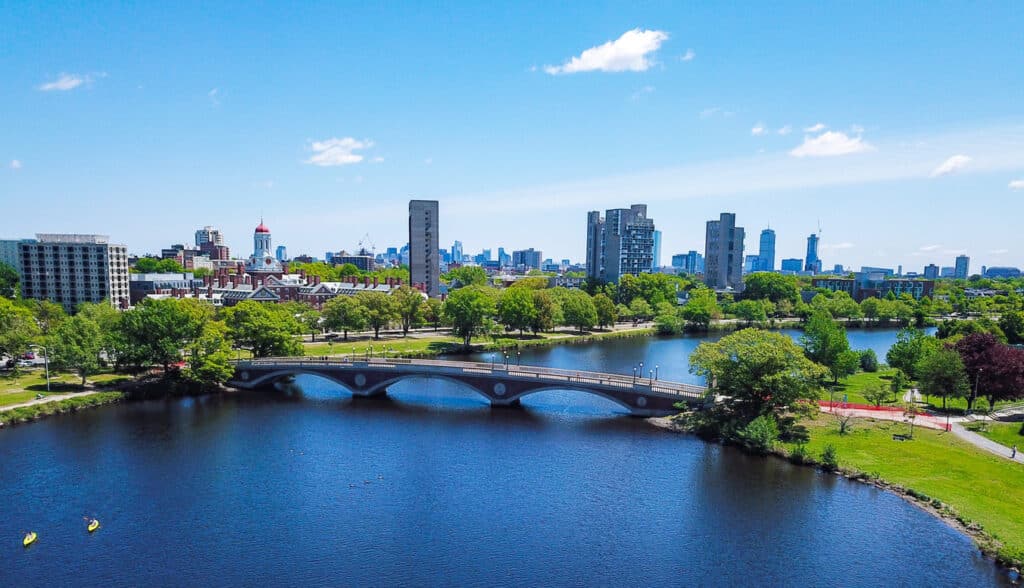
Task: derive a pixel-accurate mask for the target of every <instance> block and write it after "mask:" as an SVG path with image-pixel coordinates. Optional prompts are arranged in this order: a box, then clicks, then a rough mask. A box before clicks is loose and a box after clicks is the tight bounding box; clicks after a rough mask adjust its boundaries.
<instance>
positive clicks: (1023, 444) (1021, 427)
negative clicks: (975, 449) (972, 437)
mask: <svg viewBox="0 0 1024 588" xmlns="http://www.w3.org/2000/svg"><path fill="white" fill-rule="evenodd" d="M964 426H965V428H967V429H968V430H970V431H974V432H975V433H977V434H979V435H981V436H983V437H988V438H989V439H991V440H993V441H995V442H996V443H1000V444H1002V445H1005V446H1007V447H1013V446H1014V445H1016V446H1017V448H1018V449H1020V448H1024V435H1021V434H1020V432H1021V431H1024V423H990V422H986V421H977V422H974V423H970V424H968V425H964Z"/></svg>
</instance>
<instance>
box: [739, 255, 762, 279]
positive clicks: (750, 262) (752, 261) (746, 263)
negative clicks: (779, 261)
mask: <svg viewBox="0 0 1024 588" xmlns="http://www.w3.org/2000/svg"><path fill="white" fill-rule="evenodd" d="M760 266H761V260H760V259H759V256H757V255H748V256H747V258H746V259H745V260H743V273H745V274H752V273H754V272H756V271H759V270H758V269H757V268H759V267H760Z"/></svg>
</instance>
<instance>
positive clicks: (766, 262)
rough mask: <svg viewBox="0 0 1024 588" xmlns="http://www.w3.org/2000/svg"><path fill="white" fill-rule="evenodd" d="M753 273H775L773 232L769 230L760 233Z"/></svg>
mask: <svg viewBox="0 0 1024 588" xmlns="http://www.w3.org/2000/svg"><path fill="white" fill-rule="evenodd" d="M754 271H758V272H773V271H775V231H773V230H771V229H765V230H763V231H761V243H760V249H759V250H758V252H757V267H756V268H754Z"/></svg>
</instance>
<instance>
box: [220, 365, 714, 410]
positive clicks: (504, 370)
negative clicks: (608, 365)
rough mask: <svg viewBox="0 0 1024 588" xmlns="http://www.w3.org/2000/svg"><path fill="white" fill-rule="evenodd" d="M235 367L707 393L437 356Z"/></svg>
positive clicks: (689, 394)
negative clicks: (482, 378)
mask: <svg viewBox="0 0 1024 588" xmlns="http://www.w3.org/2000/svg"><path fill="white" fill-rule="evenodd" d="M237 367H238V369H245V368H256V369H260V370H273V369H297V368H298V369H301V368H319V369H324V368H328V369H340V370H348V369H356V368H358V369H367V368H369V369H373V370H392V369H393V370H395V372H396V373H409V372H416V373H419V374H422V375H425V376H429V375H431V374H437V375H448V376H451V375H467V376H468V375H478V376H479V375H482V376H485V377H487V376H490V377H500V378H509V379H517V380H530V381H534V382H538V383H540V382H543V383H549V384H552V385H558V384H559V383H565V384H575V385H577V386H578V385H584V386H593V387H604V388H614V389H620V390H629V391H632V392H638V393H643V394H653V395H659V396H668V395H671V396H676V397H681V398H683V399H690V400H694V399H702V398H704V396H705V395H706V394H707V388H705V387H704V386H695V385H693V384H683V383H681V382H670V381H666V380H655V379H651V378H641V377H639V376H638V377H636V378H633V377H631V376H625V375H620V374H609V373H603V372H590V371H585V370H563V369H557V368H548V367H540V366H526V365H509V366H507V367H506V366H505V365H504V364H503V363H495V364H491V363H487V362H470V361H447V360H439V359H399V358H387V359H385V358H371V359H354V358H349V357H345V358H338V359H334V358H332V359H317V358H309V357H285V358H266V359H254V360H243V361H239V362H237Z"/></svg>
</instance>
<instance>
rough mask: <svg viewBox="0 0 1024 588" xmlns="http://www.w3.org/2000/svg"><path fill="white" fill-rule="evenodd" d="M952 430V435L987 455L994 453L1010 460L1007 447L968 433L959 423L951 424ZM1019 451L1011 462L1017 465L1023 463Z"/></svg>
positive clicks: (1018, 449) (1018, 450)
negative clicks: (985, 452)
mask: <svg viewBox="0 0 1024 588" xmlns="http://www.w3.org/2000/svg"><path fill="white" fill-rule="evenodd" d="M952 430H953V434H954V435H956V436H957V437H959V438H961V439H963V440H964V441H967V442H968V443H970V444H971V445H974V446H975V447H977V448H979V449H983V450H985V451H987V452H989V453H994V454H996V455H998V456H1000V457H1005V458H1007V459H1010V452H1011V450H1010V448H1009V447H1006V446H1005V445H1002V444H1000V443H996V442H995V441H993V440H991V439H988V438H986V437H984V436H982V435H979V434H977V433H975V432H974V431H968V430H967V429H966V428H965V427H964V426H963V425H962V424H960V423H959V422H954V423H953V426H952ZM1020 449H1021V448H1020V447H1018V448H1017V457H1015V458H1013V461H1016V462H1017V463H1024V453H1021V451H1020Z"/></svg>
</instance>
